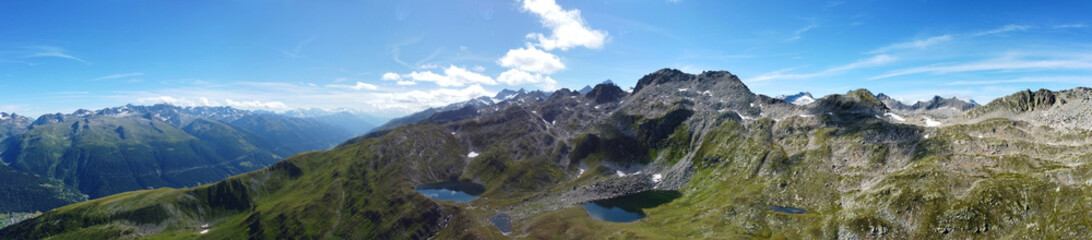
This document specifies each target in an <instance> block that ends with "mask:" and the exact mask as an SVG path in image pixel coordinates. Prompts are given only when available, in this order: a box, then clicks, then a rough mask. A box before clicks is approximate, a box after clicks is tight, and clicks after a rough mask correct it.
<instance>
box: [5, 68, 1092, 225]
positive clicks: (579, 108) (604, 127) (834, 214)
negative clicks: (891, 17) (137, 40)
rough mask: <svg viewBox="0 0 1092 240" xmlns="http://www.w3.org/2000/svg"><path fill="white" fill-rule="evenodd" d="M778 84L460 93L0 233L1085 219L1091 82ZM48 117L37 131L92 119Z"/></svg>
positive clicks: (681, 83)
mask: <svg viewBox="0 0 1092 240" xmlns="http://www.w3.org/2000/svg"><path fill="white" fill-rule="evenodd" d="M520 95H522V97H520ZM808 95H810V94H808ZM489 99H490V101H492V100H493V99H492V98H489ZM782 99H784V98H782ZM782 99H778V98H774V97H769V96H765V95H760V94H755V93H753V92H751V91H750V89H749V88H748V87H747V86H746V85H745V84H743V82H742V81H740V79H739V78H738V77H737V76H735V75H733V74H731V73H729V72H726V71H707V72H703V73H701V74H696V75H695V74H687V73H683V72H681V71H678V70H674V69H663V70H659V71H656V72H653V73H650V74H648V75H645V76H643V77H642V78H640V79H638V81H637V84H636V86H634V87H633V90H632V91H624V90H623V89H622V88H621V87H619V86H616V85H614V84H599V85H596V86H595V87H594V88H592V89H591V90H590V91H588V92H586V93H580V92H578V91H572V90H569V89H561V90H558V91H555V92H553V93H549V94H546V93H542V92H537V93H535V92H525V93H523V94H516V97H513V98H510V99H507V100H503V101H500V102H492V103H491V104H476V103H485V102H486V101H485V100H486V99H475V100H471V101H470V102H466V103H463V104H462V105H458V106H457V107H452V108H444V109H431V113H427V114H425V113H422V114H421V115H422V116H423V115H427V116H423V117H422V116H417V117H416V118H415V119H403V121H401V122H399V123H398V124H392V125H388V126H386V127H385V128H382V130H380V131H375V132H372V133H370V134H367V135H364V136H360V137H356V138H353V139H351V140H349V141H346V142H343V143H341V144H340V145H338V146H337V147H336V148H333V149H330V150H327V151H315V152H307V153H302V154H297V155H294V156H292V157H288V158H286V159H283V160H281V161H278V162H276V163H274V164H272V165H270V166H269V167H265V168H262V169H260V170H256V171H251V172H248V173H245V174H241V175H237V176H234V177H230V178H227V179H225V180H223V181H219V182H216V183H210V184H205V185H201V186H196V187H187V188H181V189H175V188H160V189H153V190H141V191H134V192H126V193H121V194H117V195H113V196H109V197H104V198H99V199H94V200H89V201H86V202H81V203H76V204H72V205H69V206H65V207H62V208H58V209H55V210H53V211H49V212H46V213H44V214H43V215H41V216H39V217H35V218H33V219H29V220H27V221H24V222H21V223H19V224H16V225H13V226H10V227H7V228H4V229H0V238H12V239H39V238H53V239H79V238H186V239H191V238H212V239H243V238H249V239H262V238H284V239H304V238H346V239H407V238H408V239H430V238H431V239H504V238H561V239H639V238H653V239H677V238H684V239H739V238H745V239H775V238H776V239H834V238H837V239H936V238H953V239H967V238H981V239H988V238H1028V237H1030V238H1040V239H1061V238H1082V237H1084V236H1088V235H1089V234H1092V221H1089V220H1088V219H1087V217H1086V215H1087V212H1089V211H1092V204H1089V201H1087V199H1089V198H1092V191H1090V190H1089V188H1088V187H1087V185H1088V183H1089V182H1092V170H1090V169H1089V167H1088V165H1087V164H1086V163H1087V162H1088V161H1089V160H1090V154H1089V152H1090V147H1092V127H1090V126H1092V124H1090V123H1092V110H1090V109H1092V108H1089V106H1092V102H1090V101H1092V100H1090V99H1092V89H1088V88H1075V89H1070V90H1064V91H1057V92H1054V91H1049V90H1039V91H1030V90H1029V91H1023V92H1018V93H1014V94H1012V95H1010V96H1006V97H1002V98H999V99H997V100H994V101H991V102H990V103H988V104H986V105H983V106H977V107H975V106H973V105H974V103H973V102H971V103H969V104H972V106H970V107H968V106H967V104H965V103H960V102H958V101H956V100H954V99H943V98H934V100H931V101H929V102H924V103H919V104H914V105H912V106H904V105H895V104H894V103H897V102H891V101H888V100H890V98H887V97H886V96H884V95H875V94H873V93H872V92H871V91H869V90H866V89H857V90H853V91H849V92H846V93H845V94H833V95H828V96H824V97H821V98H818V99H815V100H814V102H812V103H807V104H794V103H791V102H787V101H785V100H782ZM796 100H799V98H797V99H796ZM796 100H794V101H793V102H796ZM936 110H942V111H946V112H945V114H935V111H936ZM953 110H954V111H953ZM948 113H951V114H948ZM61 119H65V120H66V118H61ZM39 121H41V119H39ZM62 122H63V124H61V125H58V126H60V127H54V128H56V129H55V130H51V131H58V132H64V131H77V132H78V131H79V130H80V129H84V128H83V127H84V126H99V125H102V124H99V125H94V124H93V123H91V122H86V123H83V124H84V125H73V126H71V127H70V128H67V127H68V125H72V124H74V123H73V122H68V121H67V120H66V121H62ZM75 122H76V123H79V122H80V121H75ZM144 124H148V123H144ZM151 125H155V123H152V124H151ZM161 125H164V126H165V125H168V124H166V123H163V124H161ZM110 126H113V125H110ZM119 127H120V126H119ZM128 128H129V127H126V129H128ZM34 129H38V128H36V127H35V128H34ZM50 129H52V128H50ZM89 129H96V128H94V127H91V128H89ZM126 131H128V130H125V131H121V132H126ZM115 135H118V134H115ZM5 154H7V153H5ZM6 159H7V158H5V161H6V162H7V160H6ZM447 181H461V182H465V183H473V184H477V185H480V186H481V188H482V194H481V195H480V198H478V199H476V200H473V201H471V202H469V203H460V202H450V201H437V200H433V199H430V198H429V197H428V196H425V195H422V194H419V193H417V192H416V191H414V188H415V187H417V186H419V185H422V184H430V183H438V182H447ZM650 192H652V193H656V192H669V193H672V194H668V195H670V196H671V197H664V198H660V199H656V200H652V201H649V202H641V203H638V205H639V207H637V209H638V211H640V212H641V216H642V217H644V218H643V219H640V220H637V221H634V222H630V223H612V222H605V221H598V220H594V219H592V218H591V217H590V216H589V214H588V212H586V211H585V210H584V209H583V207H582V206H586V205H587V204H589V203H591V202H595V201H600V200H610V199H618V197H625V196H632V195H633V194H643V193H650ZM495 219H504V220H503V221H502V222H506V223H507V224H497V221H496V220H495ZM501 225H507V226H508V227H507V228H505V227H501ZM504 229H507V231H505V230H504Z"/></svg>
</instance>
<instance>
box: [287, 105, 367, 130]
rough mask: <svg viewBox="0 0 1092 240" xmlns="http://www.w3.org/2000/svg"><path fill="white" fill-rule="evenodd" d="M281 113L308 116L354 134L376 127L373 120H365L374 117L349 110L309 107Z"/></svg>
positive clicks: (297, 116)
mask: <svg viewBox="0 0 1092 240" xmlns="http://www.w3.org/2000/svg"><path fill="white" fill-rule="evenodd" d="M281 115H284V116H289V117H296V118H310V119H315V120H317V121H319V122H322V123H325V124H328V125H332V126H337V127H340V128H342V129H346V130H349V131H350V132H351V133H352V134H353V135H354V136H355V135H362V134H365V133H368V132H369V131H371V130H372V129H374V128H375V127H376V123H375V122H371V121H369V120H366V119H365V118H374V117H371V116H367V115H364V114H357V113H353V112H351V111H349V110H344V109H342V110H332V111H327V110H323V109H319V108H310V109H295V110H289V111H286V112H284V113H281Z"/></svg>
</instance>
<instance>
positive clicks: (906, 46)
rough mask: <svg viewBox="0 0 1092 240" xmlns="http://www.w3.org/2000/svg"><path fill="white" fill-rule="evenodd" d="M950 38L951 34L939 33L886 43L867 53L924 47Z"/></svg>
mask: <svg viewBox="0 0 1092 240" xmlns="http://www.w3.org/2000/svg"><path fill="white" fill-rule="evenodd" d="M951 40H952V35H941V36H936V37H931V38H926V39H921V40H916V41H910V42H901V43H894V44H891V45H887V46H885V47H882V48H879V49H876V50H872V51H870V52H868V53H869V54H878V53H885V52H888V51H891V50H901V49H925V48H927V47H930V46H933V45H936V44H938V43H942V42H947V41H951Z"/></svg>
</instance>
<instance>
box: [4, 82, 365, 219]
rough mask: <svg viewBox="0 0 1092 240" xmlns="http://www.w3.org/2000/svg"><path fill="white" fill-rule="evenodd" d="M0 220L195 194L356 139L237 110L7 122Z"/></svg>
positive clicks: (111, 111) (142, 109)
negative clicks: (111, 199) (155, 193)
mask: <svg viewBox="0 0 1092 240" xmlns="http://www.w3.org/2000/svg"><path fill="white" fill-rule="evenodd" d="M0 129H3V132H2V133H3V134H4V135H2V137H3V138H2V141H0V159H2V160H3V163H4V164H3V165H2V166H0V175H3V176H0V179H4V182H3V183H0V191H5V192H6V193H7V194H2V195H0V201H2V202H3V203H4V204H0V212H34V211H46V210H49V209H52V208H55V207H59V206H62V205H65V204H70V203H74V202H78V201H83V200H86V199H89V198H90V199H95V198H100V197H104V196H108V195H111V194H116V193H121V192H126V191H133V190H141V189H152V188H161V187H188V186H196V185H200V184H203V183H210V182H216V181H219V180H222V179H224V178H226V177H229V176H232V175H236V174H240V173H245V172H248V171H252V170H256V169H260V168H262V167H265V166H268V165H269V164H272V163H274V162H277V161H278V160H280V159H282V158H284V157H287V156H291V155H293V154H296V153H300V152H305V151H313V150H325V149H329V148H330V147H332V146H334V145H335V144H337V143H339V142H341V141H344V140H345V139H348V138H350V137H352V136H355V135H357V134H351V133H350V132H348V131H346V130H345V129H343V128H341V127H338V126H335V125H330V124H326V123H323V122H322V121H320V120H317V119H311V118H294V117H287V116H282V115H274V114H266V113H255V112H250V111H245V110H239V109H234V108H230V107H187V108H183V107H177V106H171V105H163V104H160V105H154V106H133V105H127V106H122V107H115V108H106V109H101V110H97V111H90V110H77V111H75V112H73V113H71V114H61V113H57V114H46V115H43V116H41V117H39V118H38V119H37V120H35V121H33V122H31V121H30V120H29V118H26V117H22V116H18V115H14V114H6V113H3V114H0Z"/></svg>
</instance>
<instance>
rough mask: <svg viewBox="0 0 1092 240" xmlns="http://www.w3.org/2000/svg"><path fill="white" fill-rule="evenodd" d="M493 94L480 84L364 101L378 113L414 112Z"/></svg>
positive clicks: (372, 96)
mask: <svg viewBox="0 0 1092 240" xmlns="http://www.w3.org/2000/svg"><path fill="white" fill-rule="evenodd" d="M494 94H495V93H493V92H490V91H487V90H485V88H483V87H482V86H481V85H480V84H474V85H470V86H467V87H466V88H462V89H449V88H441V89H433V90H427V91H423V90H413V91H409V92H390V93H375V94H370V96H369V97H368V98H365V99H364V101H365V102H367V104H369V105H371V106H374V107H376V108H377V110H380V111H385V110H393V111H398V112H414V111H420V110H423V109H425V108H430V107H441V106H446V105H448V104H452V103H456V102H462V101H466V100H469V99H472V98H477V97H481V96H492V95H494Z"/></svg>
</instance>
